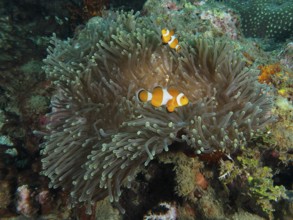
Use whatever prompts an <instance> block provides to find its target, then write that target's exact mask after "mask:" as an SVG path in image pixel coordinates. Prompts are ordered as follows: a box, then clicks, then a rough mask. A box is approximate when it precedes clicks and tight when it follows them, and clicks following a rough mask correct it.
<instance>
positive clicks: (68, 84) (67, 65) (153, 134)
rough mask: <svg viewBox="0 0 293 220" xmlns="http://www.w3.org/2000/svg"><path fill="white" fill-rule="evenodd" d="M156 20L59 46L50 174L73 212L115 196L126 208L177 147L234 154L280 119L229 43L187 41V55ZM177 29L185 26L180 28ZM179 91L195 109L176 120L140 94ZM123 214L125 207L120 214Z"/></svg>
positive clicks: (116, 23) (129, 21)
mask: <svg viewBox="0 0 293 220" xmlns="http://www.w3.org/2000/svg"><path fill="white" fill-rule="evenodd" d="M161 28H163V27H158V26H156V25H155V24H154V22H153V20H152V19H151V18H150V17H140V16H139V15H138V14H135V15H134V14H132V13H125V12H117V13H110V14H109V15H108V16H107V17H105V18H98V17H95V18H93V19H91V20H90V21H89V23H88V24H87V26H86V27H85V28H84V30H82V31H81V32H80V33H79V34H78V35H77V36H75V37H74V38H72V39H69V40H66V41H60V40H57V39H56V37H53V39H52V44H53V47H49V48H48V53H49V54H48V56H47V58H46V59H45V63H46V65H45V67H44V69H45V71H46V73H47V74H48V76H49V77H50V79H51V80H52V81H53V82H54V84H55V86H56V92H55V94H54V95H53V97H52V100H51V106H52V111H51V113H49V114H48V115H47V118H48V123H47V125H46V131H45V134H44V142H43V143H42V145H41V147H42V149H43V150H42V155H43V159H42V164H43V174H44V175H46V176H48V177H49V178H50V180H51V187H54V188H57V187H62V188H64V189H67V190H69V191H70V192H71V193H70V195H71V198H72V200H73V203H77V202H82V203H86V204H89V205H90V204H92V203H93V202H95V201H97V200H100V199H103V198H105V197H106V196H109V199H110V201H111V202H114V203H116V204H117V205H118V206H119V204H118V201H119V197H120V196H121V193H122V186H124V187H130V185H131V183H132V181H133V180H134V178H135V176H136V173H137V172H138V171H139V169H138V168H139V167H141V165H142V164H144V165H145V166H146V165H148V163H149V162H150V161H151V160H152V159H154V158H155V156H156V155H158V154H160V153H162V152H163V151H164V150H165V151H168V150H169V146H170V145H171V144H172V143H175V142H186V144H187V145H188V147H189V148H190V149H191V150H192V151H193V152H195V153H197V154H204V153H211V152H213V151H215V150H222V151H225V152H228V153H230V152H233V151H234V150H236V149H237V148H238V147H240V146H244V145H245V144H246V142H247V141H248V140H249V139H250V138H251V136H252V135H253V134H254V132H255V131H256V130H257V129H260V128H261V127H263V126H264V125H265V124H266V123H267V122H268V121H270V120H271V116H270V114H269V112H270V109H271V105H272V98H271V96H270V95H269V93H268V87H267V85H261V84H259V83H258V81H257V70H253V69H247V68H246V67H245V62H244V61H243V60H242V58H241V57H240V55H238V54H237V53H235V52H233V47H232V46H230V45H229V43H227V41H226V40H224V39H220V40H212V39H202V38H196V37H195V36H190V35H188V36H185V35H184V33H183V34H182V36H181V40H180V44H181V46H182V49H181V51H180V52H179V53H177V52H175V51H173V50H172V49H171V48H169V47H168V45H162V44H161V38H160V30H161ZM175 28H176V27H175ZM157 85H160V86H163V87H169V86H174V87H176V88H177V89H178V90H179V91H182V92H183V93H184V94H185V95H186V96H187V97H188V99H189V100H190V104H188V105H187V106H184V107H180V108H177V109H176V111H175V112H173V113H169V112H167V111H166V109H165V108H154V107H152V106H151V105H149V104H147V103H146V104H142V103H139V102H138V101H137V100H136V99H135V94H136V92H137V91H138V90H139V89H141V88H144V89H149V90H151V89H152V88H153V87H155V86H157ZM120 209H121V211H122V212H123V211H124V210H123V208H122V207H120Z"/></svg>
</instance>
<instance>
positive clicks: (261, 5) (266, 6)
mask: <svg viewBox="0 0 293 220" xmlns="http://www.w3.org/2000/svg"><path fill="white" fill-rule="evenodd" d="M226 2H227V4H228V5H230V6H232V7H233V8H235V9H236V10H237V11H238V12H239V14H240V16H241V23H242V30H243V32H244V34H245V35H246V36H250V37H261V38H274V39H276V40H281V41H284V40H286V39H287V38H288V37H290V36H292V34H293V32H292V30H293V16H292V15H293V4H292V3H293V1H292V0H289V1H287V0H279V1H271V0H250V1H246V0H240V1H239V0H229V1H226Z"/></svg>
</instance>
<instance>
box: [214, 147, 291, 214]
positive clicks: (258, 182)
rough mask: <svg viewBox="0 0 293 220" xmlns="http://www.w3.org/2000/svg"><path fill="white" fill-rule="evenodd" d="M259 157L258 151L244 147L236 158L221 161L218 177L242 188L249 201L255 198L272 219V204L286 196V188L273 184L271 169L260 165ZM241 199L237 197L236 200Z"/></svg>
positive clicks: (261, 208) (226, 182)
mask: <svg viewBox="0 0 293 220" xmlns="http://www.w3.org/2000/svg"><path fill="white" fill-rule="evenodd" d="M259 157H260V152H258V151H256V150H255V149H253V150H252V149H246V150H245V151H244V152H243V154H242V155H241V156H238V157H237V160H233V161H230V160H226V161H222V162H221V174H220V177H219V179H220V180H221V181H222V182H223V183H224V184H225V185H228V184H233V185H234V186H235V187H237V188H239V190H242V191H243V194H246V195H247V196H249V197H251V201H253V200H255V201H256V204H258V206H259V207H260V210H261V211H263V212H264V213H266V214H267V215H268V217H269V218H270V219H272V218H273V215H272V214H273V211H275V210H274V208H273V204H274V202H277V201H280V200H281V199H284V198H287V196H286V193H285V191H286V190H285V187H284V186H274V183H273V180H272V177H273V171H272V169H271V168H269V167H267V166H261V164H260V161H259ZM244 185H246V187H243V186H244ZM240 188H241V189H240ZM242 199H243V198H238V202H240V200H242ZM242 202H243V201H242Z"/></svg>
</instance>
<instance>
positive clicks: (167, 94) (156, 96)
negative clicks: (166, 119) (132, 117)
mask: <svg viewBox="0 0 293 220" xmlns="http://www.w3.org/2000/svg"><path fill="white" fill-rule="evenodd" d="M137 98H138V100H139V101H141V102H149V101H150V102H151V104H152V105H153V106H155V107H160V106H163V105H166V108H167V110H168V112H174V110H175V108H177V107H180V106H184V105H187V104H188V99H187V97H186V96H185V95H184V94H183V93H182V92H179V91H178V90H177V89H175V88H168V89H167V88H162V87H160V86H157V87H155V88H154V89H153V91H152V92H149V91H147V90H145V89H141V90H139V91H138V92H137Z"/></svg>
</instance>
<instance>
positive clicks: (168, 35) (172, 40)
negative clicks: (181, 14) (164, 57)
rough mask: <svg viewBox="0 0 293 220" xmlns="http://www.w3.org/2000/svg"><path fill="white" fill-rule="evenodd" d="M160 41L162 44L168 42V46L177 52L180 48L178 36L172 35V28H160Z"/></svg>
mask: <svg viewBox="0 0 293 220" xmlns="http://www.w3.org/2000/svg"><path fill="white" fill-rule="evenodd" d="M162 42H163V44H169V46H170V47H171V48H172V49H175V50H176V51H177V52H178V51H179V50H180V49H181V47H180V45H179V41H178V38H177V37H176V35H174V30H171V31H169V30H168V29H167V28H164V29H162Z"/></svg>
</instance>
